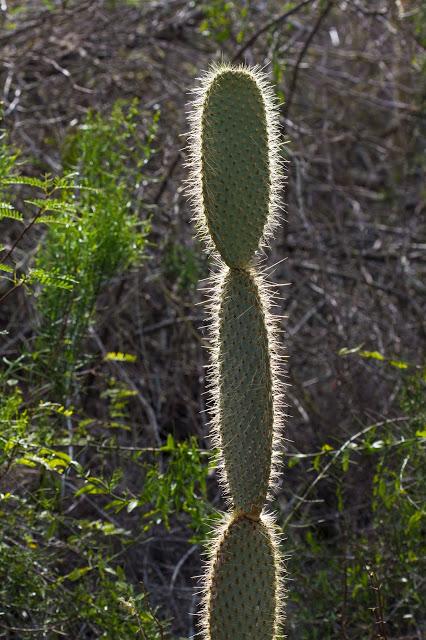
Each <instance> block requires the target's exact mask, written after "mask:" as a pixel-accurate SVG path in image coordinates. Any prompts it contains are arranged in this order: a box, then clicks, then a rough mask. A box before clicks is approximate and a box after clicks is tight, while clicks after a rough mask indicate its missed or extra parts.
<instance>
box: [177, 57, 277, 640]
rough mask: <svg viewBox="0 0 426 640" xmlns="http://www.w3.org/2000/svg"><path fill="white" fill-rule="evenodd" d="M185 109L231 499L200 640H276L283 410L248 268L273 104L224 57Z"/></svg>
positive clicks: (269, 156) (273, 352) (273, 350)
mask: <svg viewBox="0 0 426 640" xmlns="http://www.w3.org/2000/svg"><path fill="white" fill-rule="evenodd" d="M196 91H197V94H196V98H195V100H194V102H193V105H192V109H191V112H190V120H191V134H190V138H191V144H190V162H189V165H190V168H191V174H190V179H189V185H190V194H191V196H192V198H193V205H194V211H195V219H196V224H197V228H198V230H199V232H200V233H201V235H202V237H203V238H204V239H205V241H206V244H207V247H208V250H209V251H210V252H212V253H213V255H214V256H215V258H216V261H217V263H218V264H219V273H218V274H217V275H216V276H215V277H214V286H213V295H212V300H211V305H210V317H211V323H210V324H211V332H212V341H213V349H212V354H213V355H212V365H211V369H210V390H211V406H212V413H213V421H212V424H213V427H212V433H213V441H214V444H215V445H216V446H217V447H218V448H219V451H220V455H221V468H220V478H221V482H222V486H223V488H224V492H225V496H226V497H227V499H228V503H229V506H230V509H231V513H230V514H228V515H227V516H226V517H225V519H224V521H223V523H222V525H221V526H220V527H219V529H218V531H217V532H216V536H215V540H214V543H213V545H212V548H211V553H210V559H209V562H208V564H207V567H206V574H205V578H204V600H203V605H204V606H203V608H202V613H201V615H202V627H203V637H204V639H205V640H254V639H256V640H278V638H279V637H281V636H280V633H281V631H280V630H281V619H282V600H283V584H282V583H283V569H282V560H281V557H280V554H279V550H278V544H277V533H276V526H275V524H274V522H273V519H272V518H271V516H270V515H268V514H266V513H265V511H264V506H265V502H266V501H267V498H268V496H269V493H270V489H271V487H272V486H273V484H274V478H275V477H276V475H277V464H276V462H277V451H278V449H279V446H278V445H279V440H280V433H281V423H282V417H281V416H282V412H281V407H280V389H279V382H278V360H279V354H278V347H277V344H278V343H277V340H276V338H275V335H276V328H275V320H274V318H273V316H272V314H271V312H270V307H271V291H270V287H269V286H268V285H267V283H266V281H265V277H264V275H263V274H262V272H260V271H259V269H258V268H257V267H256V262H257V256H258V255H259V251H260V250H261V249H262V248H264V246H265V244H266V243H267V241H268V238H269V237H270V236H271V234H272V232H273V229H274V227H275V226H276V223H277V218H278V216H277V212H278V210H279V203H278V190H279V183H280V178H281V176H282V166H281V163H280V160H279V132H278V118H277V108H276V103H275V101H274V97H273V93H272V90H271V88H270V86H269V85H268V83H267V81H266V78H265V77H264V75H263V74H262V73H261V72H260V71H259V70H258V69H257V68H255V69H250V68H248V67H245V66H240V67H232V66H229V65H225V64H220V65H216V66H214V67H212V69H211V70H210V71H209V72H208V73H207V74H206V75H205V76H204V77H203V78H202V81H201V84H200V88H199V89H197V90H196Z"/></svg>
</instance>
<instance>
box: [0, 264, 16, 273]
mask: <svg viewBox="0 0 426 640" xmlns="http://www.w3.org/2000/svg"><path fill="white" fill-rule="evenodd" d="M0 271H7V273H13V272H14V271H15V269H12V267H9V265H7V264H3V262H0Z"/></svg>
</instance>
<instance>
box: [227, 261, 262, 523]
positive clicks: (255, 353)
mask: <svg viewBox="0 0 426 640" xmlns="http://www.w3.org/2000/svg"><path fill="white" fill-rule="evenodd" d="M218 358H219V411H218V415H217V420H216V422H217V431H218V435H219V439H220V444H221V448H222V454H223V459H224V469H225V477H226V482H227V489H228V492H229V495H230V497H231V500H232V503H233V506H234V508H235V509H236V510H237V511H241V512H246V513H255V514H257V515H258V514H259V513H260V512H261V510H262V508H263V505H264V502H265V499H266V495H267V492H268V485H269V476H270V471H271V455H272V442H273V417H274V416H273V398H272V379H271V369H270V356H269V345H268V334H267V329H266V323H265V316H264V311H263V305H262V301H261V297H260V293H259V288H258V286H257V283H256V279H255V276H254V275H253V274H252V273H251V272H249V271H240V270H237V269H230V270H229V271H228V272H227V274H226V276H225V278H224V280H223V285H222V290H221V292H220V307H219V327H218Z"/></svg>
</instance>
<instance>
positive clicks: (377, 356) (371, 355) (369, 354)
mask: <svg viewBox="0 0 426 640" xmlns="http://www.w3.org/2000/svg"><path fill="white" fill-rule="evenodd" d="M359 355H360V356H361V357H362V358H367V359H371V360H380V361H383V360H385V357H384V356H382V354H381V353H379V352H378V351H360V352H359Z"/></svg>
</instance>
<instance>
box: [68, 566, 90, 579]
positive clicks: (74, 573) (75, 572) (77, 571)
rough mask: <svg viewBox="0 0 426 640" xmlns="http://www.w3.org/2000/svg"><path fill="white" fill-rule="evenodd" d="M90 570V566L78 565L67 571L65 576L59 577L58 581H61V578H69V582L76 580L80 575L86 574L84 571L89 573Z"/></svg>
mask: <svg viewBox="0 0 426 640" xmlns="http://www.w3.org/2000/svg"><path fill="white" fill-rule="evenodd" d="M91 570H92V567H80V568H77V569H73V570H72V571H70V573H67V575H66V576H63V577H62V578H60V581H61V582H62V581H63V580H71V582H76V580H79V579H80V578H81V577H82V576H84V575H86V573H89V571H91Z"/></svg>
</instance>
